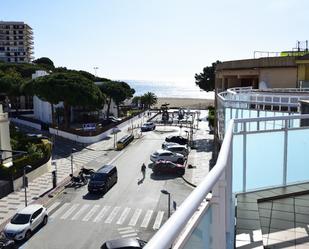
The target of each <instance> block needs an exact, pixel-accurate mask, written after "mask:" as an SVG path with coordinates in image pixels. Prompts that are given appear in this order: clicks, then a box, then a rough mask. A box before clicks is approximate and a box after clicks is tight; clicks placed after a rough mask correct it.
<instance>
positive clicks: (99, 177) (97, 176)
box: [91, 174, 107, 181]
mask: <svg viewBox="0 0 309 249" xmlns="http://www.w3.org/2000/svg"><path fill="white" fill-rule="evenodd" d="M106 178H107V177H106V175H105V174H93V175H92V176H91V180H93V181H104V180H105V179H106Z"/></svg>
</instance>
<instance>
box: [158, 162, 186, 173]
mask: <svg viewBox="0 0 309 249" xmlns="http://www.w3.org/2000/svg"><path fill="white" fill-rule="evenodd" d="M152 171H153V173H154V174H155V175H158V174H177V175H183V174H184V173H185V165H181V164H177V163H173V162H170V161H157V162H156V163H155V164H154V165H153V167H152Z"/></svg>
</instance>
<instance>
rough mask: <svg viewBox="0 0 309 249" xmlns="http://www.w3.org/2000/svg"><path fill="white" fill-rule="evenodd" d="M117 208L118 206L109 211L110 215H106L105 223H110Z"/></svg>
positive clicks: (118, 208)
mask: <svg viewBox="0 0 309 249" xmlns="http://www.w3.org/2000/svg"><path fill="white" fill-rule="evenodd" d="M119 210H120V207H115V208H114V209H113V211H112V212H111V213H110V215H109V216H108V218H107V219H106V220H105V223H112V221H113V219H114V218H115V216H116V215H117V213H118V212H119Z"/></svg>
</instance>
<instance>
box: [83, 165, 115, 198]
mask: <svg viewBox="0 0 309 249" xmlns="http://www.w3.org/2000/svg"><path fill="white" fill-rule="evenodd" d="M117 180H118V174H117V168H116V166H114V165H104V166H103V167H101V168H99V169H98V170H97V171H96V172H95V173H94V174H92V176H91V178H90V181H89V183H88V191H89V193H106V192H107V191H108V190H109V189H110V188H111V187H112V186H113V185H114V184H116V182H117Z"/></svg>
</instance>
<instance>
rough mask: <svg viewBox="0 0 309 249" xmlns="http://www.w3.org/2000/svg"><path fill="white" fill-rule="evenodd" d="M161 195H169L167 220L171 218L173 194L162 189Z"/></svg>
mask: <svg viewBox="0 0 309 249" xmlns="http://www.w3.org/2000/svg"><path fill="white" fill-rule="evenodd" d="M161 193H162V194H165V195H167V197H168V198H167V199H168V204H167V205H168V209H167V218H170V217H171V193H170V192H168V191H167V190H165V189H162V190H161Z"/></svg>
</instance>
